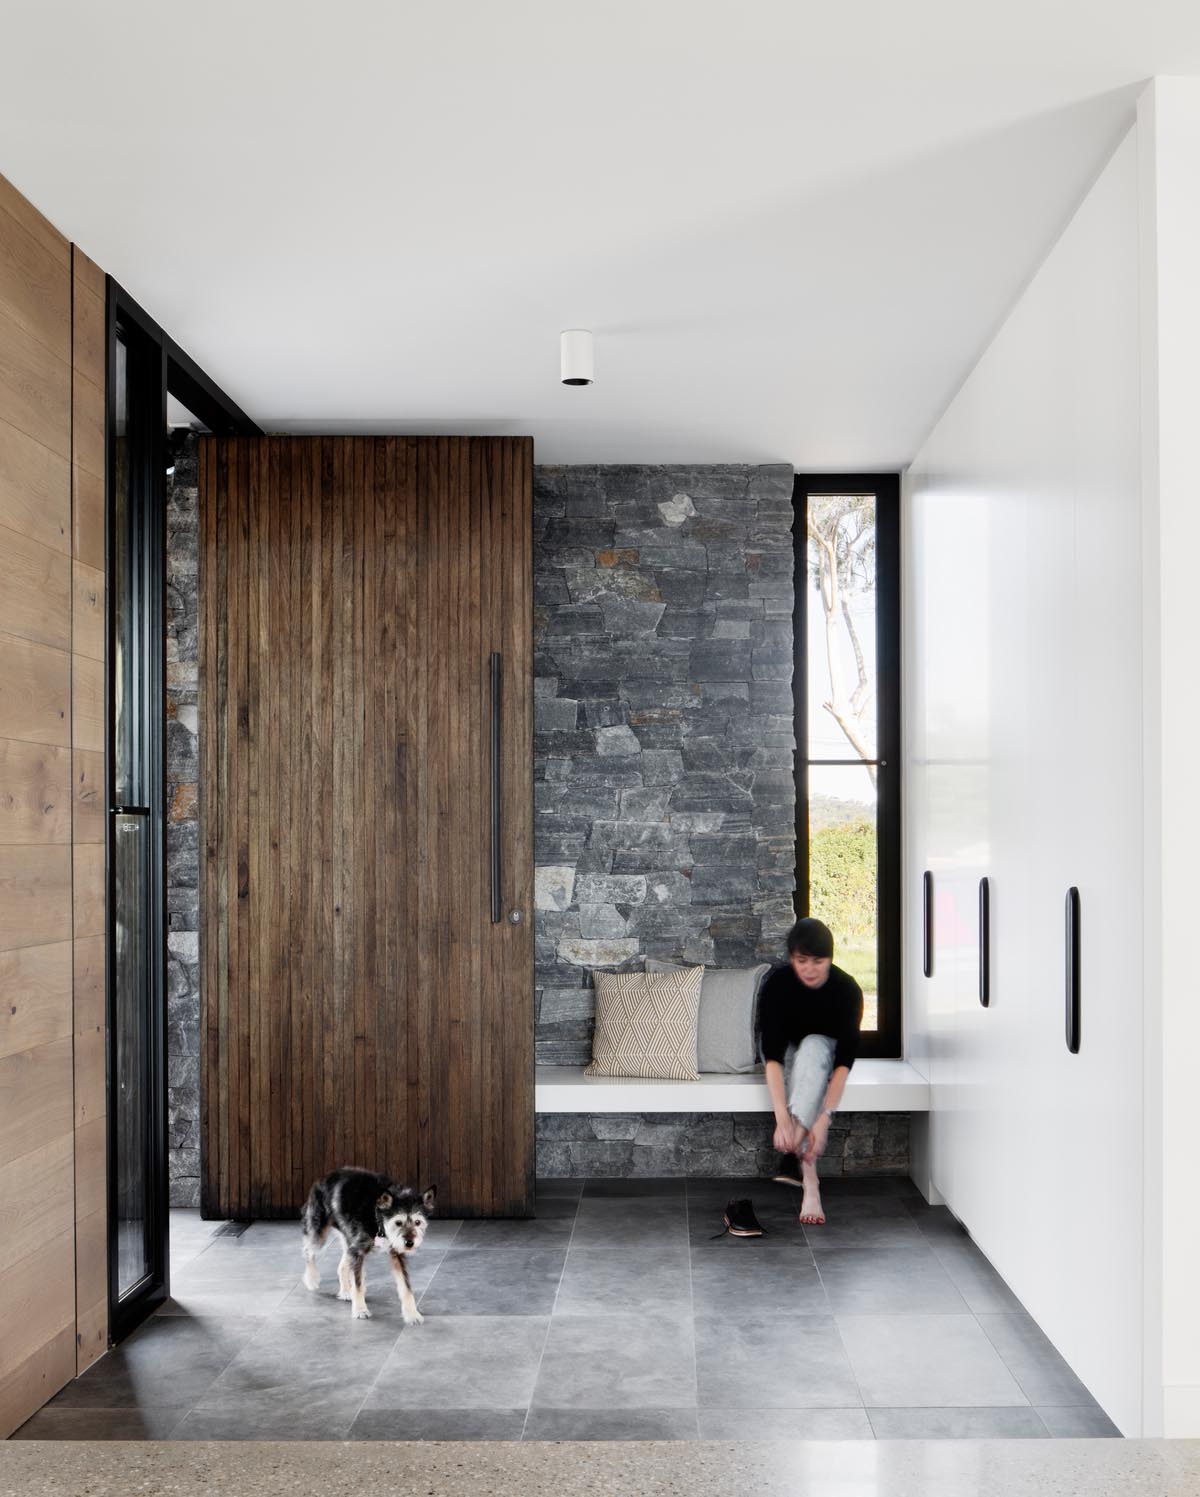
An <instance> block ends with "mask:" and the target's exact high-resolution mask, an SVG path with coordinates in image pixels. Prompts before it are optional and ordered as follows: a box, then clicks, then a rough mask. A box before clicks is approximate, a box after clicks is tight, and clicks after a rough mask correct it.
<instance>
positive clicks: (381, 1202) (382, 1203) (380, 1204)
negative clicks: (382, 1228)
mask: <svg viewBox="0 0 1200 1497" xmlns="http://www.w3.org/2000/svg"><path fill="white" fill-rule="evenodd" d="M391 1204H392V1198H391V1196H390V1195H388V1193H387V1191H386V1190H385V1191H384V1193H383V1194H382V1195H381V1196H380V1197H379V1199H378V1200H377V1201H376V1202H375V1206H376V1208H377V1209H378V1210H379V1211H386V1210H387V1209H388V1207H389V1206H390V1205H391Z"/></svg>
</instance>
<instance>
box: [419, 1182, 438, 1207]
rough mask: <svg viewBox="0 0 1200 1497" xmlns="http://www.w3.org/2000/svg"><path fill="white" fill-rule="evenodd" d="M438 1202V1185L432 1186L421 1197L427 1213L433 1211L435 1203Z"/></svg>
mask: <svg viewBox="0 0 1200 1497" xmlns="http://www.w3.org/2000/svg"><path fill="white" fill-rule="evenodd" d="M436 1200H437V1186H436V1185H431V1186H430V1187H429V1189H428V1190H427V1191H426V1192H425V1194H424V1195H423V1196H422V1197H421V1201H422V1204H423V1205H424V1207H425V1210H426V1211H432V1210H433V1203H434V1201H436Z"/></svg>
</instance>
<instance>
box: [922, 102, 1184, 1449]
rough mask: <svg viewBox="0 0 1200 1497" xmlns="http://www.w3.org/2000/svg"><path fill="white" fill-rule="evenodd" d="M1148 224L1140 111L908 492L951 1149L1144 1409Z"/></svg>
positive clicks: (1049, 1294)
mask: <svg viewBox="0 0 1200 1497" xmlns="http://www.w3.org/2000/svg"><path fill="white" fill-rule="evenodd" d="M1138 224H1139V217H1138V154H1137V140H1136V134H1135V132H1132V131H1131V132H1130V134H1129V135H1128V136H1127V137H1126V138H1125V139H1124V141H1123V142H1122V143H1121V145H1120V146H1119V147H1118V148H1117V150H1116V153H1115V154H1114V155H1113V157H1112V159H1111V160H1110V161H1109V163H1108V165H1107V166H1106V167H1105V169H1104V171H1103V172H1102V174H1101V175H1100V177H1099V179H1098V180H1097V182H1096V184H1095V185H1094V187H1093V188H1092V190H1091V192H1090V193H1089V194H1088V195H1087V198H1086V199H1085V201H1084V202H1083V204H1082V205H1081V206H1080V208H1079V209H1078V211H1077V213H1076V214H1075V216H1074V218H1073V219H1072V221H1071V223H1070V224H1069V226H1068V227H1067V229H1066V230H1065V232H1064V233H1063V235H1062V237H1061V239H1060V240H1059V241H1058V243H1057V244H1056V245H1055V247H1054V248H1053V250H1052V251H1051V252H1050V254H1049V256H1048V257H1047V259H1046V261H1045V262H1044V264H1043V265H1042V267H1041V269H1040V270H1039V272H1038V274H1037V275H1036V276H1035V278H1034V279H1033V281H1032V282H1031V284H1030V285H1029V287H1028V288H1027V289H1026V291H1025V293H1024V294H1023V296H1022V297H1021V299H1020V301H1019V303H1018V304H1017V306H1016V307H1015V308H1014V310H1013V312H1012V313H1011V315H1010V316H1009V318H1008V320H1007V321H1006V323H1005V324H1004V326H1003V327H1002V329H1001V330H1000V332H999V333H998V334H997V336H996V337H995V339H994V341H993V342H992V344H991V345H990V346H989V348H988V349H987V351H986V352H985V353H984V355H983V357H982V358H981V360H980V362H979V363H978V365H977V366H976V368H975V369H974V371H973V372H972V374H971V375H970V377H969V378H968V379H967V381H966V383H965V385H964V386H963V388H962V389H961V391H960V392H959V394H958V395H957V397H956V398H955V400H954V401H953V403H952V404H951V406H950V408H949V410H948V411H947V412H946V413H945V415H944V416H943V418H942V419H941V421H940V422H939V423H938V425H937V427H936V428H935V430H934V431H933V433H932V434H931V436H930V437H929V438H928V440H927V441H926V443H925V445H924V447H923V448H922V450H921V452H920V454H919V455H918V457H917V459H916V460H915V461H914V463H913V464H912V467H911V469H910V471H909V473H908V475H907V480H906V505H905V512H906V514H905V524H906V535H905V556H906V563H905V566H906V579H905V636H906V637H905V679H906V689H905V721H906V761H907V769H906V855H905V856H906V871H905V888H906V894H907V902H906V908H907V914H906V928H905V935H906V950H907V958H906V973H905V995H906V1024H907V1045H908V1053H909V1055H910V1057H911V1058H912V1059H913V1061H914V1063H916V1064H917V1065H918V1066H920V1067H921V1068H922V1069H924V1070H926V1071H927V1074H928V1075H929V1077H930V1080H931V1082H932V1084H933V1101H934V1113H933V1116H932V1118H931V1121H930V1137H929V1170H930V1175H931V1178H932V1183H933V1185H934V1186H935V1187H936V1189H937V1190H938V1191H939V1192H940V1193H941V1195H942V1196H943V1197H944V1198H945V1199H946V1201H947V1202H948V1204H949V1205H950V1207H951V1209H952V1210H953V1211H954V1212H955V1214H956V1215H957V1216H959V1217H960V1219H961V1220H962V1221H963V1222H964V1223H965V1224H966V1225H967V1227H968V1228H969V1229H970V1231H971V1232H972V1234H973V1235H974V1237H975V1239H976V1240H977V1241H978V1243H979V1245H980V1247H981V1248H982V1249H983V1251H984V1252H985V1253H987V1255H988V1256H989V1258H991V1260H992V1262H993V1263H994V1264H995V1265H996V1267H997V1268H998V1269H999V1271H1000V1272H1001V1273H1002V1274H1003V1275H1004V1277H1005V1278H1006V1279H1007V1281H1008V1283H1009V1284H1010V1285H1011V1287H1012V1288H1013V1290H1014V1291H1015V1293H1016V1294H1017V1295H1018V1296H1019V1297H1020V1298H1021V1299H1022V1301H1023V1302H1024V1303H1025V1305H1026V1307H1027V1308H1028V1309H1029V1311H1030V1312H1031V1313H1032V1314H1033V1316H1034V1317H1035V1319H1036V1320H1037V1321H1038V1322H1039V1324H1040V1325H1041V1326H1042V1328H1043V1329H1044V1330H1045V1331H1046V1333H1047V1334H1048V1335H1049V1336H1050V1338H1051V1340H1052V1341H1053V1342H1054V1343H1055V1344H1056V1346H1057V1347H1058V1348H1059V1350H1060V1351H1061V1352H1062V1353H1063V1355H1064V1356H1065V1357H1066V1358H1067V1360H1068V1361H1069V1362H1070V1363H1071V1365H1072V1366H1073V1367H1074V1368H1075V1370H1076V1372H1077V1373H1078V1374H1079V1375H1080V1377H1081V1378H1082V1379H1083V1381H1084V1382H1085V1383H1086V1384H1087V1385H1088V1387H1089V1388H1090V1389H1091V1391H1092V1392H1093V1394H1094V1395H1095V1396H1096V1398H1097V1399H1098V1400H1099V1401H1100V1403H1101V1404H1102V1405H1103V1407H1104V1408H1105V1409H1106V1411H1107V1412H1108V1413H1109V1415H1110V1416H1111V1417H1112V1418H1113V1419H1114V1420H1115V1421H1116V1423H1117V1424H1118V1425H1119V1427H1120V1428H1121V1429H1122V1430H1123V1431H1124V1432H1125V1433H1127V1434H1134V1433H1139V1432H1140V1431H1141V1429H1142V1418H1143V1416H1142V1400H1143V1387H1142V1336H1143V1309H1144V1307H1143V1302H1142V1294H1143V1241H1142V1226H1141V1212H1142V1199H1141V1180H1142V1150H1143V1139H1142V959H1143V953H1142V898H1143V894H1142V856H1143V842H1142V838H1143V817H1142V753H1143V744H1142V700H1141V682H1142V581H1141V571H1140V560H1139V558H1140V545H1141V527H1142V514H1141V474H1140V461H1141V441H1140V419H1141V415H1140V390H1139V368H1140V358H1139V337H1140V332H1139V298H1140V281H1139V261H1138ZM1192 741H1193V742H1194V741H1195V735H1193V737H1192ZM926 868H930V869H932V870H933V872H934V874H935V878H936V890H937V894H936V907H935V970H934V975H933V977H932V978H931V979H928V980H927V979H926V978H925V977H924V976H923V975H922V972H921V921H920V898H919V891H920V887H921V875H922V871H923V870H924V869H926ZM984 874H986V875H987V876H988V877H989V878H990V880H991V888H992V957H993V960H992V1005H991V1007H990V1008H989V1009H987V1010H985V1009H983V1008H982V1007H981V1006H980V1004H979V1001H978V996H977V972H978V963H977V940H978V919H977V908H978V904H977V899H978V896H977V890H978V880H979V878H980V877H981V876H982V875H984ZM1070 885H1076V886H1077V887H1078V888H1079V890H1080V894H1081V900H1082V909H1083V995H1084V996H1083V1043H1082V1048H1081V1051H1080V1053H1079V1055H1077V1056H1073V1055H1071V1054H1069V1053H1068V1051H1067V1048H1066V1045H1065V1042H1064V1035H1063V1028H1064V980H1063V972H1064V900H1065V895H1066V890H1067V888H1068V887H1069V886H1070Z"/></svg>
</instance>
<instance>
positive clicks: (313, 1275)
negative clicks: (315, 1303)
mask: <svg viewBox="0 0 1200 1497" xmlns="http://www.w3.org/2000/svg"><path fill="white" fill-rule="evenodd" d="M304 1287H305V1289H307V1290H309V1292H310V1293H313V1294H315V1293H316V1291H317V1290H318V1289H319V1288H320V1287H321V1275H320V1274H319V1273H318V1272H317V1271H316V1269H315V1268H306V1269H305V1270H304Z"/></svg>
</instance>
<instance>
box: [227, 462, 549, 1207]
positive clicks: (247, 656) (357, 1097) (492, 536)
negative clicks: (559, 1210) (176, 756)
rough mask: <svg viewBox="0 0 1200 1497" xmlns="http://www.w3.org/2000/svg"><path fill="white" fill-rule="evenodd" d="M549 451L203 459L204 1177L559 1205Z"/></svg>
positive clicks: (272, 1199) (267, 1199)
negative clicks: (535, 511) (546, 1070)
mask: <svg viewBox="0 0 1200 1497" xmlns="http://www.w3.org/2000/svg"><path fill="white" fill-rule="evenodd" d="M532 464H533V444H532V442H531V441H530V440H529V439H528V438H506V439H482V438H479V439H476V438H404V437H395V438H392V437H388V438H382V437H312V438H308V437H306V438H293V437H263V438H217V437H213V438H205V439H204V440H203V441H202V443H201V446H200V525H201V544H200V555H201V575H200V597H201V623H200V632H201V640H200V690H201V771H200V773H201V808H200V810H201V838H202V848H203V859H202V864H203V872H202V890H201V898H202V918H201V940H202V948H201V964H202V987H203V998H202V1023H201V1046H202V1052H203V1053H202V1076H201V1085H202V1101H201V1114H202V1121H201V1132H202V1148H203V1159H202V1176H203V1205H204V1210H205V1213H206V1215H209V1216H233V1217H247V1216H257V1217H264V1216H287V1215H291V1214H293V1213H294V1212H295V1211H296V1210H297V1209H298V1208H299V1207H300V1205H301V1204H302V1202H303V1200H304V1197H305V1195H306V1194H307V1191H308V1188H309V1186H310V1185H311V1183H312V1182H313V1180H315V1179H317V1178H318V1177H319V1176H320V1175H322V1174H324V1173H326V1172H327V1171H328V1170H330V1169H332V1168H334V1167H335V1166H337V1165H341V1164H359V1165H363V1166H365V1167H367V1168H370V1169H377V1170H380V1171H382V1172H386V1173H388V1174H390V1175H392V1176H393V1177H394V1178H395V1179H396V1180H399V1181H402V1182H405V1183H410V1184H412V1185H414V1186H418V1187H424V1186H427V1185H430V1184H434V1185H436V1186H437V1187H438V1193H439V1208H440V1209H441V1210H443V1211H447V1212H450V1213H453V1214H455V1215H466V1216H491V1215H498V1216H507V1215H513V1216H521V1215H528V1214H530V1213H531V1211H532V1204H533V1080H534V1059H533V931H532V905H533V769H532V764H533V754H532V749H533V743H532V716H533V713H532V582H531V537H532V525H531V503H532Z"/></svg>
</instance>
